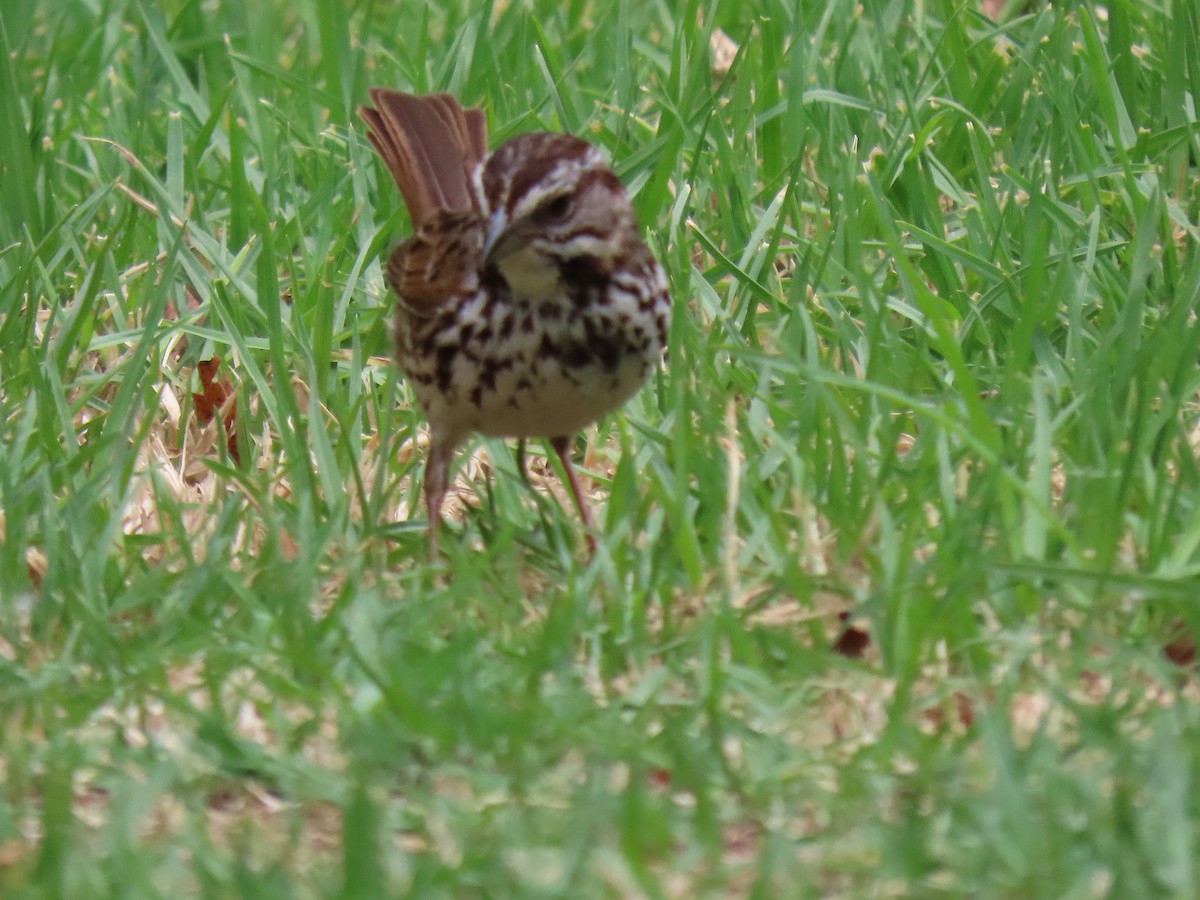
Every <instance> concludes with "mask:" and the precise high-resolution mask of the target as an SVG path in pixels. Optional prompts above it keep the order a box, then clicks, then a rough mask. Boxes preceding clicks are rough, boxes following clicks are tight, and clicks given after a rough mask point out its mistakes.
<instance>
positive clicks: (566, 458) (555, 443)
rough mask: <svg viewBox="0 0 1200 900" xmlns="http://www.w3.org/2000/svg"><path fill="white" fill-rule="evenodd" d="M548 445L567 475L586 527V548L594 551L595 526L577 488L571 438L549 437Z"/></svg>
mask: <svg viewBox="0 0 1200 900" xmlns="http://www.w3.org/2000/svg"><path fill="white" fill-rule="evenodd" d="M550 446H551V447H553V448H554V452H555V453H556V454H557V455H558V461H559V462H561V463H562V467H563V471H564V472H565V473H566V475H567V487H569V488H570V489H571V496H572V497H574V498H575V507H576V508H577V509H578V510H579V518H580V519H581V520H582V521H583V527H584V528H585V529H586V532H585V535H584V537H585V539H586V540H587V545H588V550H589V551H591V552H593V553H594V552H596V538H595V537H594V536H593V533H594V532H595V530H596V526H595V523H593V522H592V513H591V510H590V509H589V507H588V505H587V502H586V501H585V500H584V499H583V491H582V490H580V488H579V479H578V477H576V475H575V467H574V466H573V465H572V464H571V454H570V449H571V439H570V438H569V437H556V438H551V439H550Z"/></svg>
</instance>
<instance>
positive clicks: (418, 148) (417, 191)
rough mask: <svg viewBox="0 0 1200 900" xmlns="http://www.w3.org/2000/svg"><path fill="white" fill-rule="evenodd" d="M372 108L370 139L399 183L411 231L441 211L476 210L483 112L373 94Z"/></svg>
mask: <svg viewBox="0 0 1200 900" xmlns="http://www.w3.org/2000/svg"><path fill="white" fill-rule="evenodd" d="M371 100H372V101H373V102H374V103H375V106H374V107H371V106H361V107H359V110H358V114H359V116H361V117H362V119H363V121H364V122H366V123H367V127H368V132H367V137H368V138H370V140H371V143H372V144H374V145H375V149H376V150H378V151H379V155H380V156H381V157H383V161H384V163H385V164H386V165H387V167H388V171H390V172H391V173H392V177H393V178H394V179H396V185H397V187H399V188H400V194H401V196H403V197H404V203H405V205H406V206H407V207H408V214H409V216H410V217H411V218H412V221H413V226H414V227H417V228H419V227H420V226H422V225H424V224H425V223H427V222H429V221H430V220H431V218H432V217H433V216H434V214H435V213H437V212H439V211H443V210H445V211H450V212H466V211H468V210H473V209H477V208H478V203H477V201H476V199H475V194H474V193H473V191H472V190H471V173H472V172H473V171H474V170H475V168H476V166H478V165H479V163H480V162H482V161H483V158H484V156H485V155H486V154H487V122H486V120H485V119H484V115H483V110H481V109H463V108H462V106H460V105H459V104H458V101H456V100H455V99H454V98H453V97H451V96H450V95H449V94H428V95H426V96H423V97H416V96H413V95H412V94H404V93H401V92H400V91H393V90H390V89H388V88H372V89H371Z"/></svg>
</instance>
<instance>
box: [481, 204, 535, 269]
mask: <svg viewBox="0 0 1200 900" xmlns="http://www.w3.org/2000/svg"><path fill="white" fill-rule="evenodd" d="M524 242H525V238H524V235H523V234H522V232H521V229H520V228H509V227H508V223H507V222H506V221H505V218H504V213H502V212H499V211H497V212H494V213H492V217H491V218H490V219H488V227H487V236H486V237H485V238H484V240H483V264H484V265H485V266H490V265H499V264H500V263H501V262H503V261H504V259H505V257H507V256H510V255H512V254H513V253H514V252H516V251H517V250H519V249H520V248H521V245H522V244H523V243H524Z"/></svg>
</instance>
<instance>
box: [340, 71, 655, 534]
mask: <svg viewBox="0 0 1200 900" xmlns="http://www.w3.org/2000/svg"><path fill="white" fill-rule="evenodd" d="M371 99H372V101H373V102H374V104H375V106H374V107H370V106H364V107H362V108H360V109H359V115H360V116H361V117H362V118H363V120H364V121H365V122H366V124H367V126H368V135H367V136H368V137H369V138H370V140H371V142H372V143H373V144H374V145H375V149H376V150H378V151H379V155H380V156H381V157H383V161H384V163H386V165H387V167H388V169H389V171H390V172H391V173H392V177H393V178H394V179H395V180H396V184H397V186H398V187H399V188H400V193H401V195H402V196H403V198H404V202H405V205H406V206H407V207H408V212H409V215H410V217H411V219H412V227H413V234H412V237H410V238H408V239H407V240H405V241H404V242H402V243H401V244H399V245H397V246H396V247H395V249H393V250H392V252H391V255H390V256H389V258H388V261H387V280H388V283H389V284H391V286H392V289H393V290H394V291H395V292H396V294H397V295H398V296H399V298H400V303H399V304H398V306H397V312H396V357H397V360H398V361H399V364H400V368H401V369H402V370H403V371H404V372H405V374H406V375H407V376H408V378H409V380H410V382H411V384H412V389H413V392H414V393H415V394H416V396H417V399H418V400H419V401H420V403H421V406H422V407H423V408H424V410H425V414H426V416H427V417H428V419H429V427H430V443H429V457H428V461H427V463H426V470H425V502H426V505H427V508H428V512H429V522H430V533H431V539H432V541H434V542H436V540H437V527H438V523H439V521H440V518H441V506H442V500H443V498H444V496H445V493H446V485H447V478H448V473H449V468H450V460H451V458H452V456H453V453H454V450H455V449H456V448H457V447H459V446H461V445H462V444H463V442H464V441H466V439H467V438H468V437H469V436H470V434H471V433H472V432H475V431H478V432H481V433H482V434H485V435H489V436H492V437H516V438H521V439H522V442H523V441H524V439H525V438H531V437H544V438H549V439H550V444H551V446H552V447H553V449H554V451H555V453H556V454H557V455H558V457H559V459H560V460H561V461H562V466H563V470H564V472H565V473H566V476H567V478H566V480H567V485H568V487H569V488H570V490H571V494H572V495H573V497H574V500H575V504H576V506H577V507H578V508H579V514H580V516H581V518H582V519H583V522H584V525H585V527H586V528H587V529H588V532H589V534H588V540H589V542H590V541H591V534H590V532H591V530H592V523H591V517H590V515H589V514H588V506H587V503H586V502H585V500H584V498H583V495H582V492H581V491H580V488H579V482H578V480H577V479H576V477H575V471H574V468H573V467H572V465H571V459H570V455H569V452H568V451H569V442H570V438H571V436H572V435H573V434H574V433H575V432H577V431H579V430H580V429H581V428H583V427H585V426H587V425H589V424H591V423H592V422H595V421H596V420H597V419H599V418H600V417H601V416H603V415H605V414H606V413H609V412H611V411H612V410H614V409H616V408H617V407H618V406H620V405H621V404H622V403H624V402H625V401H626V400H627V399H629V397H630V396H631V395H632V394H633V393H634V392H635V391H637V389H638V388H639V387H640V386H641V384H642V382H643V381H644V380H645V378H646V376H647V374H648V373H649V372H650V371H651V370H652V369H653V368H654V367H655V366H656V365H657V364H658V362H659V360H660V359H661V357H662V352H663V348H664V346H665V345H666V336H667V326H668V322H669V319H670V312H671V304H670V297H669V295H668V290H667V281H666V277H665V275H664V274H663V271H662V268H661V267H660V266H659V264H658V262H657V261H656V260H655V259H654V256H653V255H652V254H651V252H650V250H649V248H647V246H646V245H645V243H643V241H642V239H641V236H640V235H639V233H638V229H637V225H636V223H635V221H634V215H633V208H632V206H631V205H630V203H629V198H628V196H627V195H626V193H625V189H624V187H622V185H621V182H620V181H619V180H618V179H617V177H616V175H614V174H613V172H612V170H611V169H610V168H609V167H608V165H607V164H606V163H605V162H604V159H603V157H602V156H601V154H600V152H599V151H598V150H597V149H596V148H595V147H593V146H591V145H590V144H588V143H587V142H586V141H583V140H580V139H579V138H576V137H572V136H570V135H567V134H552V133H535V134H523V135H520V136H518V137H515V138H512V139H511V140H509V141H507V142H505V143H504V144H502V145H501V146H500V147H498V148H497V149H496V150H495V151H494V152H493V153H491V154H490V155H489V154H488V152H487V126H486V123H485V120H484V115H483V111H482V110H479V109H464V108H463V107H462V106H460V105H459V104H458V103H457V102H456V101H455V100H454V98H452V97H451V96H450V95H448V94H431V95H428V96H422V97H417V96H413V95H410V94H404V93H400V92H399V91H393V90H386V89H382V88H375V89H373V90H372V91H371ZM523 446H524V445H523V443H522V449H523ZM522 475H524V470H523V469H522Z"/></svg>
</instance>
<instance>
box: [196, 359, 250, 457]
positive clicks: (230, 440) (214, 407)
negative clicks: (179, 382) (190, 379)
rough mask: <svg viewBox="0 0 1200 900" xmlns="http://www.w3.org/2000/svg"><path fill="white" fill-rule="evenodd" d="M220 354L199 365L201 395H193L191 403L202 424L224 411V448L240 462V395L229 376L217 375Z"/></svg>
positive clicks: (222, 423)
mask: <svg viewBox="0 0 1200 900" xmlns="http://www.w3.org/2000/svg"><path fill="white" fill-rule="evenodd" d="M220 365H221V357H219V356H214V357H213V358H212V359H202V360H200V362H199V363H198V364H197V366H196V372H197V374H198V375H199V376H200V390H201V393H199V394H192V403H193V404H194V405H195V407H196V420H197V421H198V422H199V423H200V424H201V425H207V424H208V423H209V422H211V421H212V420H213V419H214V418H215V417H216V415H217V413H218V412H220V413H221V429H222V431H223V432H224V434H225V447H226V449H228V451H229V458H230V459H232V460H233V461H234V462H235V463H238V464H240V463H241V458H240V456H239V454H238V442H237V398H236V397H235V396H234V395H233V385H232V384H231V383H230V381H229V379H228V378H225V377H223V376H222V377H221V378H218V377H217V371H218V367H219V366H220Z"/></svg>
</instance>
